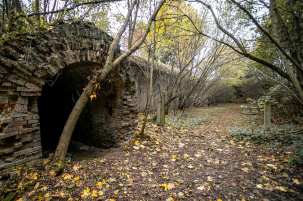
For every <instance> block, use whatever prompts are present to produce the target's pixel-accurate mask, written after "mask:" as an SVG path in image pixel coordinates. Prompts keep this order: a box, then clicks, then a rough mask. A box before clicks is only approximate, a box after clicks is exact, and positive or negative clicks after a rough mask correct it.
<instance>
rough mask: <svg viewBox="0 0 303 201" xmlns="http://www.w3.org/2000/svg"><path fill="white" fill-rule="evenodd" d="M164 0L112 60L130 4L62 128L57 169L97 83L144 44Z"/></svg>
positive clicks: (125, 25) (125, 26) (57, 154)
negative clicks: (130, 43) (136, 36)
mask: <svg viewBox="0 0 303 201" xmlns="http://www.w3.org/2000/svg"><path fill="white" fill-rule="evenodd" d="M164 2H165V0H161V1H160V2H159V3H158V5H157V6H156V7H155V8H154V11H153V13H152V15H151V16H150V18H149V20H148V23H147V26H146V29H145V31H144V34H143V35H142V37H141V38H140V40H138V41H137V42H136V43H135V44H134V45H133V46H131V47H130V48H129V49H128V50H127V51H125V52H124V53H123V54H121V55H120V56H119V57H118V58H116V59H114V54H115V52H116V50H117V49H118V47H119V42H120V39H121V37H122V35H123V33H124V32H125V30H126V28H127V25H128V24H129V20H130V16H131V15H132V12H133V10H134V8H135V6H136V4H137V3H138V0H134V1H133V2H132V4H131V6H130V7H129V8H128V11H127V15H126V17H125V21H124V22H123V24H122V26H121V27H120V29H119V31H118V33H117V35H116V36H115V38H114V40H113V42H112V43H111V45H110V47H109V51H108V56H107V58H106V62H105V65H104V67H103V68H102V70H101V69H100V70H98V71H97V72H96V73H95V75H94V77H93V78H92V79H91V80H90V81H89V83H88V84H87V86H86V87H85V90H84V91H83V92H82V94H81V95H80V97H79V99H78V100H77V102H76V104H75V106H74V108H73V109H72V112H71V113H70V115H69V117H68V119H67V122H66V124H65V126H64V128H63V131H62V134H61V137H60V140H59V143H58V146H57V148H56V152H55V158H56V159H58V160H60V163H59V169H58V171H60V166H61V165H62V164H64V160H65V155H66V152H67V149H68V145H69V142H70V140H71V136H72V133H73V131H74V128H75V125H76V123H77V121H78V118H79V116H80V114H81V112H82V110H83V108H84V107H85V105H86V104H87V103H88V102H89V100H90V98H91V96H94V94H95V90H96V88H97V86H98V83H100V82H102V81H104V80H105V79H106V78H107V76H108V74H109V73H110V72H111V71H112V70H113V69H115V68H116V67H117V66H118V65H119V64H120V63H121V62H122V61H123V60H124V59H126V58H127V57H128V56H130V55H131V54H132V53H133V52H134V51H136V50H137V49H138V48H139V47H140V46H141V45H142V43H143V42H144V40H145V38H146V36H147V34H148V33H149V31H150V27H151V25H152V22H153V21H154V20H155V18H156V16H157V14H158V12H159V10H160V8H161V7H162V5H163V4H164Z"/></svg>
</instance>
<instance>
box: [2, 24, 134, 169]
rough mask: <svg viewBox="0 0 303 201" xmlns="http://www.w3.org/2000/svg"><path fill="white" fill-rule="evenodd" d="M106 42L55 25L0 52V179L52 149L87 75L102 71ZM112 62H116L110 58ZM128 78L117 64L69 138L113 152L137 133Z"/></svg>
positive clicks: (90, 32) (75, 27)
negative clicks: (46, 150)
mask: <svg viewBox="0 0 303 201" xmlns="http://www.w3.org/2000/svg"><path fill="white" fill-rule="evenodd" d="M111 41H112V38H111V37H110V36H109V35H108V34H106V33H104V32H103V31H101V30H98V29H97V28H96V27H95V26H94V25H93V24H91V23H81V22H70V23H66V22H65V23H63V22H62V23H58V24H57V25H54V26H52V27H49V28H48V29H47V30H44V31H43V32H40V33H39V34H36V35H22V36H17V37H16V39H13V40H10V41H6V42H5V43H4V44H2V45H1V46H0V79H1V82H0V107H1V111H0V113H1V116H0V125H1V128H0V172H1V171H3V170H5V169H11V168H14V167H17V166H20V165H21V164H26V163H28V162H31V161H35V160H36V159H39V158H41V156H42V149H43V150H45V149H54V148H55V146H56V144H57V142H58V140H59V136H60V134H61V131H62V129H63V126H64V123H65V121H66V119H67V117H68V114H69V112H70V111H71V109H72V108H73V106H74V103H75V100H77V98H78V97H79V95H80V94H81V92H82V91H83V88H84V87H85V85H86V83H87V82H88V78H89V76H91V74H92V73H93V72H94V70H95V68H100V67H101V68H102V66H103V64H104V62H105V58H106V54H107V51H108V48H109V45H110V42H111ZM116 54H119V52H117V53H116ZM134 73H135V72H133V71H132V70H131V69H130V67H129V65H128V63H127V62H125V63H124V64H123V65H121V66H119V67H118V68H117V69H115V71H114V72H112V73H111V74H110V76H109V78H108V79H107V81H106V82H104V83H102V84H101V85H100V89H99V91H98V96H97V97H98V98H97V99H95V100H92V101H91V102H90V104H88V105H87V106H86V108H85V109H84V111H83V113H82V115H81V117H80V119H79V121H78V123H77V125H76V128H75V131H74V134H73V138H74V139H75V140H77V141H81V142H83V143H85V144H88V145H94V146H97V147H103V148H106V147H117V146H119V145H120V143H121V142H123V141H125V140H127V139H128V138H129V137H130V136H131V135H132V133H133V132H134V130H135V129H134V128H135V127H136V125H137V98H136V96H135V82H134V80H133V78H132V77H134V76H133V75H134Z"/></svg>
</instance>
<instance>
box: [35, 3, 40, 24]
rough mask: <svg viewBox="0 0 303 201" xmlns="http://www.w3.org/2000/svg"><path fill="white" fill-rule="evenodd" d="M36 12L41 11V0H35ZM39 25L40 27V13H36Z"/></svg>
mask: <svg viewBox="0 0 303 201" xmlns="http://www.w3.org/2000/svg"><path fill="white" fill-rule="evenodd" d="M35 12H36V13H39V0H35ZM36 20H37V23H38V26H39V27H40V15H36Z"/></svg>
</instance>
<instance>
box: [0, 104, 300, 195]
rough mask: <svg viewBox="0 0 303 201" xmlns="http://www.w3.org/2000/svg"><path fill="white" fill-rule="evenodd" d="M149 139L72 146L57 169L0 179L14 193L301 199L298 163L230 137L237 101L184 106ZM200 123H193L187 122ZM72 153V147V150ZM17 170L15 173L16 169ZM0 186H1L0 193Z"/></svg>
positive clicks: (239, 121) (244, 119) (241, 120)
mask: <svg viewBox="0 0 303 201" xmlns="http://www.w3.org/2000/svg"><path fill="white" fill-rule="evenodd" d="M184 115H185V117H187V118H184V119H183V124H182V123H180V121H181V120H180V119H179V120H178V119H177V118H170V119H168V120H167V126H165V127H158V126H156V124H154V123H153V122H152V121H149V122H148V124H147V133H148V135H149V136H150V138H146V139H142V140H141V139H138V138H137V139H134V140H132V142H131V143H129V144H128V145H126V146H124V147H121V148H117V149H110V150H108V151H103V152H100V149H96V148H93V147H89V149H88V150H87V151H83V150H82V151H78V154H77V155H73V157H72V161H70V162H67V163H66V169H65V171H64V172H63V173H62V174H61V175H59V176H56V173H55V172H54V170H55V169H56V166H54V165H52V164H51V163H48V160H44V161H43V163H41V164H38V165H36V166H34V167H32V168H25V167H24V168H17V169H18V170H15V172H17V174H16V176H14V179H13V180H10V179H9V180H6V181H1V183H2V186H3V187H5V188H6V190H5V191H7V192H6V193H5V197H8V196H9V195H11V197H15V199H16V200H26V199H27V200H32V199H37V200H50V199H51V200H168V201H172V200H217V201H220V200H265V201H266V200H303V193H302V192H303V186H302V185H303V184H302V183H303V171H302V166H296V165H294V164H292V163H289V162H287V160H285V157H287V156H286V155H285V154H282V153H279V152H277V151H274V150H272V149H270V148H266V147H265V146H264V145H258V146H257V145H255V144H252V143H249V142H243V141H242V142H241V141H240V142H235V141H234V140H233V139H232V138H231V137H230V136H229V133H230V132H231V131H230V128H231V127H233V126H236V125H238V126H245V125H248V124H250V123H251V121H250V119H251V117H252V116H251V115H245V114H243V109H242V108H241V107H240V104H226V105H222V106H220V107H210V108H198V109H191V110H188V111H187V112H186V113H185V114H184ZM196 123H200V124H199V125H197V126H193V125H194V124H196ZM79 153H80V154H79ZM18 175H19V176H18ZM7 189H13V190H11V192H9V191H8V190H7ZM3 195H4V193H3V192H2V195H1V196H3Z"/></svg>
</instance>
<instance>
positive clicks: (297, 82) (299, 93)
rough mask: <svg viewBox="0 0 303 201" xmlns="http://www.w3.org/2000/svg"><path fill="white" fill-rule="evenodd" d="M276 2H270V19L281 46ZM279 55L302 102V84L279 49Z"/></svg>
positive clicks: (273, 0)
mask: <svg viewBox="0 0 303 201" xmlns="http://www.w3.org/2000/svg"><path fill="white" fill-rule="evenodd" d="M275 3H276V2H275V0H271V1H270V17H271V21H272V26H273V33H274V38H275V40H276V41H277V43H278V44H279V45H280V39H279V36H278V27H277V20H276V18H275V13H274V8H275ZM278 53H279V55H280V57H281V59H282V61H283V63H284V66H285V69H286V72H287V73H288V75H289V77H290V79H291V81H292V84H293V85H294V87H295V89H296V91H297V93H298V95H299V98H300V100H301V101H303V90H302V88H301V86H300V83H299V81H298V80H297V78H296V76H295V74H294V72H293V70H292V68H291V66H290V64H289V62H288V60H287V58H286V57H285V55H284V54H283V53H282V52H281V51H280V49H278Z"/></svg>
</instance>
